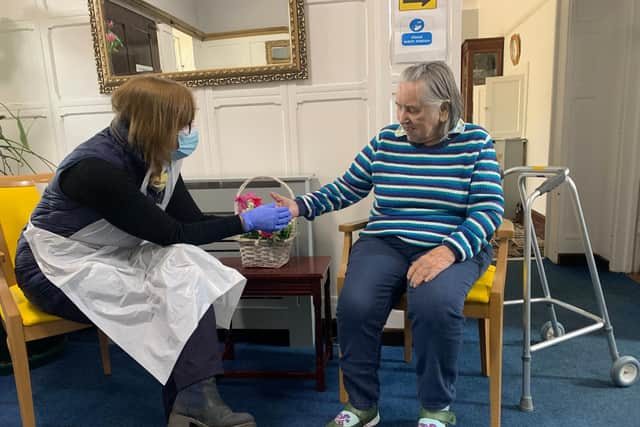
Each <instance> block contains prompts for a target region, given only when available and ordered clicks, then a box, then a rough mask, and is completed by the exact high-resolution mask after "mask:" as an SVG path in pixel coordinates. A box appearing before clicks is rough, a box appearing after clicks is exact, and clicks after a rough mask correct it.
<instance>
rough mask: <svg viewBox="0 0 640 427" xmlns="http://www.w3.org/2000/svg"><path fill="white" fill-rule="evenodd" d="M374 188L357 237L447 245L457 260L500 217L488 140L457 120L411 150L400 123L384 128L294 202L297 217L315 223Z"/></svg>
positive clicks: (484, 238)
mask: <svg viewBox="0 0 640 427" xmlns="http://www.w3.org/2000/svg"><path fill="white" fill-rule="evenodd" d="M372 189H373V194H374V202H373V207H372V208H371V212H370V217H369V223H368V224H367V227H366V228H365V230H363V231H362V233H363V234H368V235H375V236H396V237H398V238H400V239H401V240H403V241H405V242H407V243H410V244H415V245H418V246H423V247H425V248H432V247H436V246H439V245H446V246H447V247H449V248H450V249H452V250H453V252H454V254H455V255H456V259H457V260H459V261H464V260H466V259H469V258H471V257H473V256H474V255H476V254H477V253H478V252H479V251H480V249H481V248H482V246H483V245H485V244H487V242H488V240H489V239H490V238H491V235H492V234H493V233H494V232H495V230H496V228H497V227H498V225H500V222H501V220H502V215H503V212H504V210H503V207H504V198H503V193H502V185H501V179H500V171H499V168H498V162H497V161H496V152H495V149H494V147H493V141H492V139H491V137H490V136H489V134H488V133H487V132H486V131H485V130H484V129H482V128H481V127H480V126H477V125H473V124H469V123H464V122H462V121H459V122H458V124H457V125H456V126H455V127H454V128H453V129H452V130H451V132H449V134H448V135H447V136H446V137H445V138H443V140H442V141H441V142H439V143H438V144H436V145H433V146H424V145H416V144H412V143H410V142H408V141H407V137H406V135H405V133H404V130H403V129H402V127H401V126H400V125H398V124H395V125H390V126H387V127H385V128H383V129H382V130H381V131H380V132H379V133H378V135H376V136H375V137H374V138H373V139H372V140H371V141H370V142H369V144H368V145H366V146H365V147H364V148H363V149H362V151H361V152H360V153H358V155H357V156H356V158H355V160H354V161H353V163H352V164H351V166H350V167H349V169H348V170H347V171H346V172H345V174H344V175H342V176H341V177H339V178H337V179H336V180H335V181H333V182H332V183H329V184H327V185H325V186H323V187H322V188H320V189H319V190H317V191H315V192H312V193H308V194H305V195H302V196H298V197H297V198H296V202H297V204H298V206H299V207H300V213H301V215H303V216H304V217H306V218H307V219H313V218H314V217H316V216H317V215H321V214H324V213H327V212H330V211H334V210H338V209H343V208H346V207H347V206H350V205H352V204H354V203H356V202H358V201H359V200H361V199H363V198H364V197H366V196H367V195H368V194H369V192H370V191H371V190H372Z"/></svg>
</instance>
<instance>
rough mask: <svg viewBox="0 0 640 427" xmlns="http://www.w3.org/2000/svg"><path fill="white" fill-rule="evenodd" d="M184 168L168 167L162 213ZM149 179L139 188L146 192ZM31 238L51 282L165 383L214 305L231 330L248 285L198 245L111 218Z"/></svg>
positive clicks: (31, 229)
mask: <svg viewBox="0 0 640 427" xmlns="http://www.w3.org/2000/svg"><path fill="white" fill-rule="evenodd" d="M180 163H181V162H180V161H178V162H173V163H172V164H171V165H170V167H169V171H168V173H169V178H168V182H167V187H166V189H165V197H164V200H163V201H162V202H161V203H159V204H158V206H159V207H160V208H162V209H165V208H166V206H167V204H168V203H169V200H170V199H171V195H172V194H173V190H174V188H175V183H176V182H177V179H178V175H179V169H180ZM149 176H150V173H147V176H146V177H145V179H144V181H143V183H142V186H141V187H140V191H141V192H143V193H145V194H146V191H147V185H148V182H149ZM24 236H25V238H26V239H27V242H29V246H30V247H31V251H32V252H33V255H34V258H35V260H36V262H37V263H38V266H39V267H40V269H41V270H42V272H43V274H44V275H45V276H46V277H47V279H49V280H50V281H51V283H53V284H54V285H56V286H58V287H59V288H60V289H61V290H62V291H63V292H64V293H65V295H66V296H67V297H69V299H71V301H73V303H74V304H75V305H76V306H77V307H78V308H79V309H80V311H82V312H83V313H84V314H85V315H86V316H87V317H88V318H89V319H90V320H91V321H92V322H93V323H94V324H95V325H96V326H97V327H98V328H100V329H101V330H102V331H103V332H104V333H105V334H107V336H108V337H109V338H111V340H113V341H114V342H115V343H116V344H117V345H118V346H120V347H121V348H122V349H123V350H124V351H126V352H127V353H128V354H129V355H130V356H131V357H133V358H134V359H135V360H136V361H137V362H138V363H140V364H141V365H142V366H143V367H144V368H145V369H146V370H147V371H149V372H150V373H151V374H152V375H153V376H154V377H156V378H157V379H158V381H160V382H161V383H162V384H166V382H167V379H168V378H169V375H170V373H171V370H172V369H173V366H174V364H175V362H176V360H177V359H178V356H179V355H180V352H181V351H182V348H183V347H184V345H185V343H186V341H187V340H188V339H189V337H190V336H191V334H192V333H193V331H194V330H195V328H196V326H197V325H198V322H199V321H200V319H201V318H202V316H203V315H204V313H205V312H206V311H207V310H208V308H209V307H210V306H211V305H212V304H213V306H214V307H215V312H216V321H217V323H218V325H219V326H221V327H223V328H228V327H229V325H230V323H231V317H232V315H233V312H234V311H235V308H236V306H237V305H238V301H239V300H240V296H241V295H242V291H243V289H244V285H245V283H246V279H245V278H244V277H243V276H242V275H241V274H240V273H238V271H237V270H234V269H232V268H229V267H226V266H225V265H223V264H222V263H221V262H220V261H218V260H217V259H216V258H214V257H213V256H211V255H209V254H208V253H207V252H205V251H204V250H202V249H200V248H199V247H197V246H193V245H187V244H177V245H171V246H165V247H162V246H159V245H156V244H153V243H149V242H145V241H143V240H142V239H139V238H137V237H134V236H131V235H130V234H127V233H125V232H124V231H122V230H120V229H118V228H116V227H114V226H113V225H111V224H109V223H108V222H107V221H105V220H104V219H103V220H99V221H97V222H95V223H93V224H90V225H88V226H86V227H85V228H83V229H82V230H79V231H78V232H76V233H74V234H73V235H72V236H70V237H69V238H65V237H62V236H59V235H57V234H54V233H51V232H49V231H47V230H43V229H40V228H38V227H35V226H33V225H32V224H29V225H28V226H27V229H26V230H25V232H24ZM211 344H212V345H214V344H215V343H211Z"/></svg>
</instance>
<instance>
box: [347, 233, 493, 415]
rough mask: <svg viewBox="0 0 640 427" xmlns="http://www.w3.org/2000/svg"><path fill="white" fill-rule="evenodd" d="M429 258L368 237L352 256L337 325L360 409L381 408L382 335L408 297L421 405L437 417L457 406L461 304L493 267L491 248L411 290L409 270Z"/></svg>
mask: <svg viewBox="0 0 640 427" xmlns="http://www.w3.org/2000/svg"><path fill="white" fill-rule="evenodd" d="M427 252H428V250H425V248H421V247H418V246H415V245H411V244H408V243H405V242H403V241H402V240H400V239H398V238H396V237H373V236H366V235H363V236H361V237H360V238H359V239H358V240H357V241H356V243H355V244H354V246H353V248H352V249H351V255H350V257H349V265H348V266H347V272H346V277H345V281H344V286H343V288H342V291H341V293H340V296H339V299H338V308H337V321H338V340H339V342H340V349H341V351H342V357H341V359H340V365H341V367H342V370H343V373H344V384H345V388H346V390H347V392H348V393H349V400H350V403H351V404H352V405H353V406H354V407H355V408H357V409H369V408H370V407H371V406H373V405H377V403H378V399H379V396H380V383H379V380H378V368H379V366H380V346H381V338H382V331H383V328H384V325H385V323H386V320H387V317H388V316H389V313H390V311H391V308H392V307H393V305H394V304H395V303H396V302H397V301H398V300H399V299H400V297H401V296H402V294H403V293H404V292H407V303H408V311H409V318H410V319H411V326H412V331H413V343H414V344H413V345H414V351H415V356H416V374H417V380H418V400H419V401H420V403H421V404H422V406H423V407H424V408H425V409H427V410H440V409H442V408H444V407H446V406H447V405H449V404H450V403H451V402H452V401H453V400H454V399H455V382H456V379H457V376H458V366H457V365H458V356H459V353H460V350H461V348H462V336H463V328H464V316H463V315H462V310H463V307H464V301H465V298H466V296H467V293H468V292H469V290H470V289H471V287H472V286H473V284H474V282H475V281H476V280H477V279H478V277H480V275H481V274H482V273H483V272H484V270H486V269H487V267H488V266H489V264H490V263H491V259H492V252H493V250H492V248H491V245H486V246H485V247H484V248H483V249H482V251H481V252H480V253H479V254H478V255H476V256H475V257H474V258H473V259H470V260H466V261H463V262H456V263H454V264H453V265H451V266H450V267H449V268H447V269H446V270H444V271H443V272H442V273H440V274H439V275H438V276H437V277H436V278H435V279H433V280H431V281H430V282H425V283H423V284H422V285H421V286H418V287H417V288H412V287H409V286H408V284H409V282H408V280H407V277H406V274H407V271H408V270H409V267H410V266H411V264H412V262H413V261H415V260H416V259H418V258H419V257H420V256H422V255H424V254H425V253H427Z"/></svg>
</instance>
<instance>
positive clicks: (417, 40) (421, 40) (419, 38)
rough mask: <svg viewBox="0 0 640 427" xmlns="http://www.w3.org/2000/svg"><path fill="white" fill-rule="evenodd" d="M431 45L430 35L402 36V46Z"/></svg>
mask: <svg viewBox="0 0 640 427" xmlns="http://www.w3.org/2000/svg"><path fill="white" fill-rule="evenodd" d="M431 43H433V34H431V33H405V34H403V35H402V46H427V45H430V44H431Z"/></svg>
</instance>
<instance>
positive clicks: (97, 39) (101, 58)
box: [89, 0, 309, 93]
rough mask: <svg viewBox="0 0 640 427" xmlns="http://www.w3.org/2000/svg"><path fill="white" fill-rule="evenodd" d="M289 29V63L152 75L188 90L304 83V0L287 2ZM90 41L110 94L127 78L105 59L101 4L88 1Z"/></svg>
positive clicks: (100, 81)
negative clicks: (185, 86) (288, 81)
mask: <svg viewBox="0 0 640 427" xmlns="http://www.w3.org/2000/svg"><path fill="white" fill-rule="evenodd" d="M289 11H290V12H291V13H290V14H289V20H290V21H289V25H290V28H291V38H290V43H291V62H289V63H286V64H269V65H266V66H256V67H235V68H220V69H210V70H201V71H183V72H173V73H156V74H155V75H158V76H161V77H164V78H168V79H172V80H177V81H181V82H184V84H185V85H187V86H191V87H201V86H221V85H232V84H247V83H264V82H278V81H285V80H304V79H307V78H308V77H309V71H308V66H307V38H306V33H307V31H306V25H305V16H304V0H289ZM89 20H90V23H91V37H92V39H93V50H94V54H95V58H96V67H97V71H98V84H99V86H100V93H111V92H112V91H113V90H114V89H116V88H117V87H118V86H120V85H121V84H123V83H124V82H125V81H127V79H129V78H130V77H132V76H131V75H129V76H114V75H112V74H111V65H110V61H109V59H108V56H107V55H108V53H107V47H106V41H105V38H104V35H105V25H104V24H105V20H104V14H103V11H102V0H89Z"/></svg>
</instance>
